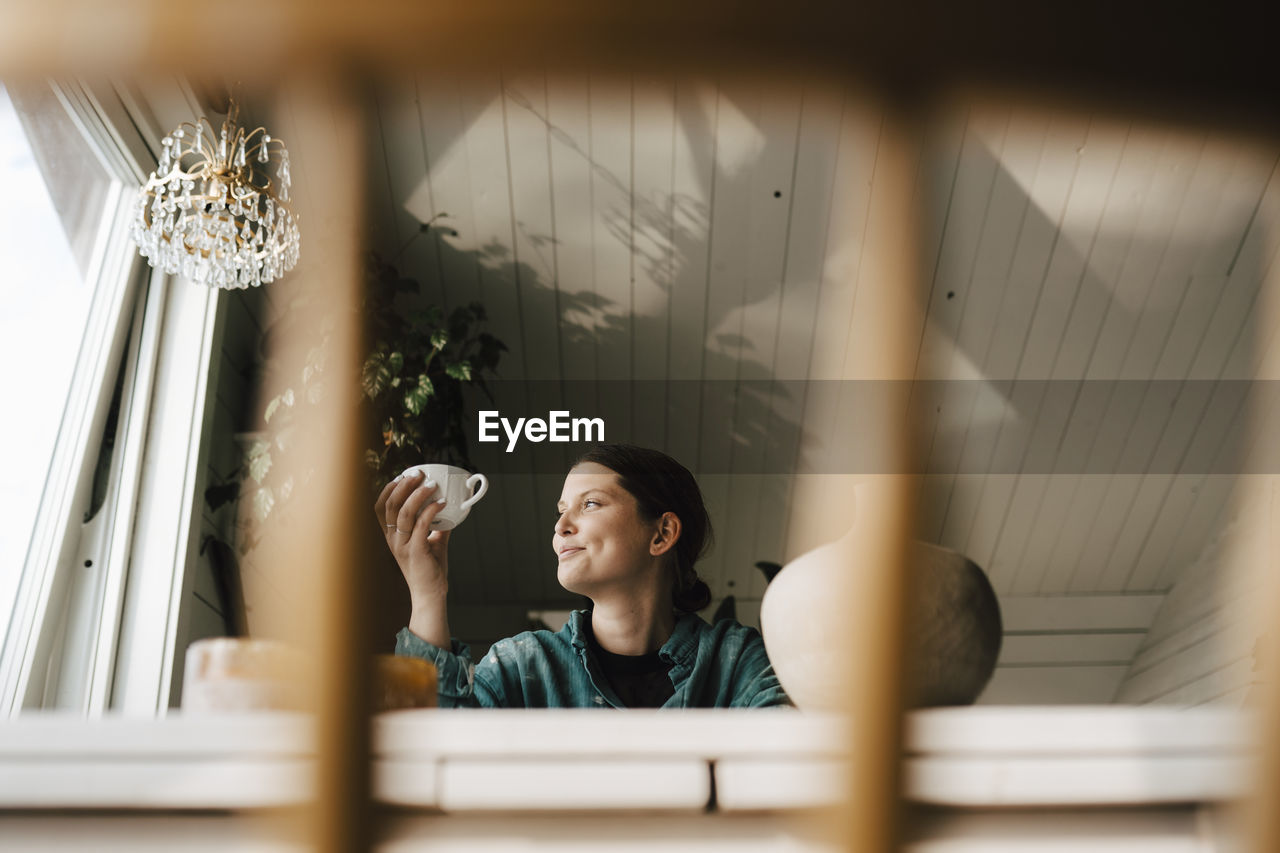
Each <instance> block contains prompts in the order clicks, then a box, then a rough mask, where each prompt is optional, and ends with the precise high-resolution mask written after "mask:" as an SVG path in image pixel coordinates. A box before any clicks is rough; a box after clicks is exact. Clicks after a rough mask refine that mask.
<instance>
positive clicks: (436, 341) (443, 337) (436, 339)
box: [431, 329, 449, 350]
mask: <svg viewBox="0 0 1280 853" xmlns="http://www.w3.org/2000/svg"><path fill="white" fill-rule="evenodd" d="M447 343H449V334H448V333H447V332H445V330H444V329H436V330H435V331H434V332H432V333H431V348H432V349H434V350H442V349H444V347H445V344H447Z"/></svg>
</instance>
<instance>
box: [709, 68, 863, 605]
mask: <svg viewBox="0 0 1280 853" xmlns="http://www.w3.org/2000/svg"><path fill="white" fill-rule="evenodd" d="M798 100H799V102H800V108H801V109H800V119H799V130H798V135H797V140H796V149H795V170H794V175H793V176H792V180H791V186H790V191H789V192H788V193H786V195H785V197H786V198H789V199H790V201H789V205H788V206H789V221H788V226H787V233H786V259H785V265H784V269H783V274H782V286H781V293H780V304H779V308H778V324H777V330H776V337H775V343H774V348H773V354H774V355H773V365H772V375H773V377H774V378H775V379H779V380H783V381H784V382H786V381H788V380H795V379H805V378H806V377H807V374H808V369H809V362H810V359H811V357H812V354H811V352H810V349H811V347H812V344H813V328H814V326H815V325H816V323H817V321H818V318H817V309H818V299H819V289H820V287H821V279H822V262H823V257H824V255H825V253H826V245H827V223H828V221H829V219H830V215H831V204H832V200H833V196H834V194H835V193H834V179H835V171H836V161H837V158H838V156H839V145H840V119H841V113H842V109H843V104H842V93H841V91H840V90H839V88H837V87H836V86H835V85H834V84H833V83H831V82H827V81H808V82H807V83H806V84H805V85H804V86H803V89H802V91H801V93H800V95H799V98H798ZM804 401H805V393H804V386H800V385H797V384H794V383H793V384H787V385H783V386H781V387H780V389H779V390H778V391H777V392H776V393H774V394H773V395H772V397H771V399H770V400H769V403H768V408H769V411H768V416H767V421H766V424H765V429H764V436H765V441H764V444H765V448H764V455H763V457H762V464H763V469H764V470H765V471H767V472H770V473H769V474H768V475H767V476H766V477H764V478H762V480H761V482H760V489H761V494H762V496H763V498H762V502H761V506H760V509H759V511H758V514H759V519H760V521H759V523H758V524H756V525H754V551H753V552H752V553H753V554H754V557H753V558H751V559H749V560H746V561H744V564H743V565H740V566H737V567H736V572H735V573H734V576H736V577H738V578H739V579H740V581H739V583H738V586H737V588H736V589H735V592H736V593H737V594H738V595H739V596H743V595H745V596H748V597H750V598H753V599H758V598H760V597H762V596H763V594H764V589H765V579H764V575H763V574H762V573H760V572H757V571H755V570H754V569H753V568H750V566H752V565H754V563H755V562H756V561H758V560H772V561H781V560H782V559H783V553H784V551H785V548H786V543H785V539H786V529H787V518H788V513H789V509H790V506H791V503H792V501H791V500H790V498H791V477H790V476H789V475H788V474H787V473H782V472H786V471H788V470H789V468H790V466H791V464H792V463H793V462H794V460H795V458H796V454H797V452H798V450H799V447H800V440H801V433H802V430H803V429H804V427H805V422H804ZM746 529H748V530H750V529H751V528H750V527H748V528H746ZM744 572H745V573H746V577H745V579H743V576H742V573H744ZM742 580H745V583H743V582H742ZM740 612H741V608H740Z"/></svg>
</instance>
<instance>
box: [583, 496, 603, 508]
mask: <svg viewBox="0 0 1280 853" xmlns="http://www.w3.org/2000/svg"><path fill="white" fill-rule="evenodd" d="M589 506H600V501H597V500H592V499H590V498H588V499H587V500H585V501H583V502H582V507H583V509H586V508H587V507H589Z"/></svg>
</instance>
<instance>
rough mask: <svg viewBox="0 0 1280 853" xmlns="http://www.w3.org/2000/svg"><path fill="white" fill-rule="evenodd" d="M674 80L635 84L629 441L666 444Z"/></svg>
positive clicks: (672, 258) (643, 79) (646, 80)
mask: <svg viewBox="0 0 1280 853" xmlns="http://www.w3.org/2000/svg"><path fill="white" fill-rule="evenodd" d="M674 98H675V81H674V80H671V79H667V78H649V77H638V78H637V79H636V80H635V83H634V88H633V91H632V105H633V106H632V109H633V115H634V118H633V121H632V142H631V144H632V148H633V150H634V152H635V154H634V157H633V159H632V182H633V192H632V194H631V211H630V216H631V224H632V243H633V246H634V249H633V259H632V274H631V280H632V289H633V295H632V305H633V317H632V322H633V327H632V336H633V337H632V341H631V349H632V352H633V354H634V362H633V364H632V375H633V376H634V378H635V379H636V380H637V381H638V382H640V383H642V384H641V385H639V386H637V392H636V393H635V395H634V397H633V400H632V405H633V408H632V412H633V416H632V417H633V426H632V430H631V438H630V440H631V441H632V442H634V443H635V444H640V445H643V446H647V447H663V446H665V445H666V438H667V435H666V433H667V423H666V421H667V411H666V408H667V407H666V405H665V403H666V400H665V394H657V393H655V390H654V389H655V388H656V387H657V386H658V384H659V383H660V382H661V381H662V380H665V379H666V378H667V377H668V376H670V363H669V361H668V359H669V357H670V351H671V348H670V341H669V338H670V334H671V297H672V278H673V274H674V265H675V252H674V248H673V244H672V230H673V223H672V215H673V212H674V211H673V195H672V171H673V166H674V158H675V132H676V125H675V101H674Z"/></svg>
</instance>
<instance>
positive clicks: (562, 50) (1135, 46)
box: [0, 0, 1280, 851]
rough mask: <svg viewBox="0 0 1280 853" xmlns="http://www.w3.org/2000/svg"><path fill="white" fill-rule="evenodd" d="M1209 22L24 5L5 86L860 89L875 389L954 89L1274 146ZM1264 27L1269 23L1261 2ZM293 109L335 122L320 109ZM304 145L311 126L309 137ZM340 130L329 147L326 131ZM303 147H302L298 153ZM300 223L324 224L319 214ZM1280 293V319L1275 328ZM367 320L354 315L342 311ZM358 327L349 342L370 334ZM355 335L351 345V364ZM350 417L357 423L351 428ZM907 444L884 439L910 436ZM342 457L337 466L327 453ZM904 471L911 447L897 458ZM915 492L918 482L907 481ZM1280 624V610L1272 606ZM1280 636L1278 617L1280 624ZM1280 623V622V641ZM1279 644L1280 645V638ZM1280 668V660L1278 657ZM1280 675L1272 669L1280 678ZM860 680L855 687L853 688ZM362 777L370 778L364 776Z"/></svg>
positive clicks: (339, 797) (813, 11) (1246, 72)
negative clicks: (485, 77)
mask: <svg viewBox="0 0 1280 853" xmlns="http://www.w3.org/2000/svg"><path fill="white" fill-rule="evenodd" d="M1239 5H1240V6H1242V8H1241V9H1230V8H1224V7H1223V5H1222V4H1214V5H1213V8H1212V12H1210V8H1209V5H1208V4H1206V5H1205V6H1203V7H1202V8H1200V9H1195V8H1190V7H1188V8H1181V9H1180V8H1176V7H1171V6H1169V5H1167V4H1165V5H1163V6H1162V7H1160V8H1158V10H1152V11H1151V13H1150V14H1149V13H1148V10H1146V9H1145V8H1142V7H1140V6H1137V5H1133V4H1116V3H1096V4H1093V5H1088V4H1080V3H1074V4H1069V5H1068V4H1055V5H1041V6H1037V4H1028V3H1025V2H1015V0H1009V2H991V1H990V0H987V2H979V3H954V2H933V3H916V4H910V3H902V2H892V0H887V1H886V0H882V2H875V3H870V4H861V5H859V6H858V7H857V8H856V9H854V8H847V4H837V3H832V4H824V3H820V2H818V3H814V2H810V3H804V2H802V3H794V4H776V3H763V2H753V0H746V2H730V1H729V0H706V2H700V3H689V2H687V0H682V2H673V0H651V2H647V3H644V4H627V5H625V6H624V5H623V4H611V3H601V2H599V0H540V2H527V3H515V2H497V0H484V1H483V2H470V3H465V4H464V3H457V2H445V0H430V2H423V0H362V1H361V2H359V3H353V2H316V0H276V2H268V0H224V1H223V2H220V3H218V4H215V5H210V4H197V3H184V2H176V0H116V1H115V2H106V0H104V2H91V0H6V2H4V3H3V5H2V6H0V78H14V77H23V76H59V75H63V76H65V75H79V76H92V75H121V76H134V75H142V74H151V73H182V74H185V75H194V76H198V77H199V76H205V75H208V76H214V77H216V76H218V75H223V76H234V77H235V78H236V79H240V80H243V81H244V82H245V84H246V85H247V86H253V85H255V84H256V85H272V86H275V85H276V84H278V83H281V84H283V83H288V84H301V86H302V90H303V91H304V92H305V91H310V92H313V93H314V92H316V91H317V88H316V86H317V84H319V85H320V86H324V85H325V84H326V83H328V84H334V83H335V82H336V83H345V84H351V83H355V82H358V81H359V80H360V79H361V78H363V77H369V76H374V75H377V74H380V73H391V72H394V71H396V70H399V69H405V68H418V69H426V70H430V69H431V68H448V69H450V70H454V71H456V70H467V69H472V68H474V69H481V68H492V67H494V66H501V67H504V68H520V67H541V68H560V69H565V68H568V69H572V68H586V67H588V66H589V67H592V68H602V67H603V68H608V69H612V70H623V71H626V70H643V69H652V68H655V67H659V68H661V69H663V70H706V69H712V70H716V71H718V72H729V73H732V72H734V71H736V70H746V69H750V70H751V71H753V72H757V73H758V72H760V71H762V70H763V71H765V72H766V73H767V71H768V69H769V68H779V69H781V68H786V69H788V70H811V71H821V72H828V73H837V74H841V75H849V76H852V77H855V78H857V79H859V80H860V81H861V82H862V83H863V85H865V86H866V87H867V89H868V91H869V92H871V93H873V94H874V95H875V96H876V98H877V99H878V100H880V101H882V102H883V104H884V105H885V114H886V116H887V117H888V119H887V120H888V121H889V123H890V127H889V131H890V133H891V134H892V136H893V137H894V138H895V140H896V142H897V146H895V150H896V152H897V154H898V156H896V157H889V158H886V162H885V164H884V165H883V166H882V167H881V169H880V171H879V172H878V173H877V178H876V185H875V187H874V188H873V202H872V204H873V211H875V216H876V220H877V221H878V222H879V223H880V227H881V228H882V229H883V230H882V232H881V233H882V234H884V235H890V236H891V237H892V236H894V235H896V239H892V240H891V241H890V242H891V243H892V245H891V246H888V247H886V248H885V250H884V251H883V252H882V253H881V254H882V256H881V258H880V262H881V263H883V264H884V265H885V266H884V269H883V280H884V281H886V283H887V284H889V285H890V286H887V287H886V288H885V289H884V293H883V294H881V295H880V296H879V298H881V299H882V300H883V303H882V305H881V306H880V309H881V310H882V312H883V315H884V317H885V324H884V329H885V340H886V342H887V344H886V346H885V347H884V349H883V352H882V357H883V359H884V361H883V363H882V364H879V365H876V366H874V367H873V368H872V371H871V372H872V373H873V374H878V375H881V376H885V377H892V376H908V375H909V370H908V369H907V368H908V365H909V362H908V361H907V359H908V357H909V355H908V354H907V353H906V352H905V349H907V348H906V347H902V346H894V342H899V343H901V342H902V341H906V340H908V338H909V337H910V335H912V334H914V333H915V331H916V330H917V329H918V326H917V327H915V329H913V328H912V325H911V324H912V323H913V322H916V321H915V320H914V319H913V316H912V314H913V312H914V311H915V306H914V304H913V302H912V299H911V298H910V295H911V293H912V292H913V287H912V285H913V283H914V281H915V273H914V263H915V258H916V240H917V235H918V231H919V223H918V218H917V217H916V216H915V215H914V214H913V213H912V211H911V210H910V206H909V200H908V199H907V198H906V197H905V196H906V195H908V194H909V193H910V188H911V187H912V186H913V184H914V181H915V174H914V170H915V163H916V160H915V158H914V155H913V154H912V152H913V151H915V150H916V149H917V148H918V146H919V145H920V144H921V132H920V128H921V126H922V124H921V120H922V118H923V117H925V116H926V115H927V111H928V104H929V103H930V102H931V100H932V99H933V98H935V97H937V96H939V95H941V94H944V93H946V92H947V91H948V90H950V89H952V88H953V87H956V86H964V87H971V88H973V89H974V90H975V91H984V92H987V93H988V94H989V93H991V92H993V91H996V92H1001V91H1003V92H1004V93H1005V94H1009V93H1012V92H1016V93H1018V95H1019V96H1025V95H1027V94H1030V95H1031V96H1032V97H1036V98H1042V99H1043V98H1047V99H1049V100H1056V101H1059V102H1071V101H1076V102H1080V103H1083V104H1087V105H1088V106H1089V107H1090V108H1091V109H1096V108H1098V107H1099V106H1101V107H1102V108H1104V109H1106V108H1110V109H1114V110H1116V111H1118V112H1122V113H1126V114H1140V115H1143V116H1147V117H1157V118H1166V119H1173V120H1175V121H1179V122H1186V123H1191V124H1207V125H1212V126H1217V127H1223V126H1225V127H1227V128H1229V129H1232V130H1236V131H1239V132H1242V133H1246V134H1255V133H1257V134H1262V135H1265V136H1269V137H1274V136H1275V135H1276V127H1275V121H1276V113H1275V110H1274V106H1275V104H1276V103H1277V102H1278V101H1277V97H1276V96H1277V89H1278V88H1280V86H1278V85H1277V84H1278V79H1277V75H1276V73H1275V71H1274V68H1273V60H1272V56H1273V51H1272V50H1271V47H1272V42H1273V37H1272V36H1271V29H1270V28H1269V27H1268V26H1265V25H1263V23H1262V22H1261V21H1256V22H1255V21H1251V20H1250V16H1251V15H1253V14H1254V12H1253V11H1252V9H1251V8H1244V7H1245V4H1239ZM1258 5H1259V7H1261V5H1262V4H1258ZM357 92H358V87H357V86H355V85H337V86H334V85H329V86H328V87H327V89H326V97H327V98H328V99H329V104H328V106H327V107H325V109H328V110H330V111H336V113H337V114H338V115H341V116H342V118H343V120H344V122H351V124H352V126H353V127H358V125H359V118H360V115H361V109H360V99H359V97H358V94H357ZM297 103H303V104H311V105H312V106H314V105H316V104H317V103H319V101H317V100H314V99H308V98H306V97H304V98H302V99H300V100H299V101H298V102H297ZM296 123H297V125H298V127H299V128H301V129H302V130H303V132H304V133H306V129H307V128H309V127H312V128H316V127H318V125H317V124H316V119H315V117H314V116H303V117H300V118H298V120H297V122H296ZM331 126H332V125H330V127H331ZM290 142H291V145H292V146H295V147H297V146H299V144H300V142H301V140H299V139H291V140H290ZM361 145H362V141H361V139H360V138H359V135H358V134H356V133H351V134H343V135H340V137H336V138H335V139H334V141H333V147H331V150H330V151H328V152H326V154H325V155H324V156H325V157H326V162H329V163H330V164H331V165H332V166H333V169H332V171H330V172H329V173H328V175H327V179H328V182H329V188H330V189H329V191H330V193H332V197H338V198H344V199H347V200H348V201H349V203H350V207H349V208H348V210H349V213H350V214H351V215H350V217H348V218H346V219H342V218H337V219H335V218H334V216H333V210H332V209H326V210H320V209H316V210H314V211H311V212H304V213H303V221H304V222H305V223H306V227H307V229H308V232H307V233H306V234H305V236H304V240H305V243H304V253H305V252H308V251H309V252H313V253H314V252H316V251H317V250H319V249H320V248H321V247H322V246H323V247H324V250H325V255H326V259H325V260H326V262H325V263H322V264H316V265H314V267H313V268H314V273H312V276H313V277H312V278H311V279H310V280H309V286H311V287H318V286H324V287H325V288H326V290H327V292H329V293H331V294H332V295H333V297H334V299H335V300H336V301H337V302H338V304H344V303H345V304H348V305H352V304H354V300H355V299H357V298H358V296H357V294H358V281H357V271H358V269H359V266H358V264H357V263H356V261H357V258H358V257H359V254H358V253H359V248H360V247H359V239H358V234H359V229H358V227H357V222H358V218H359V216H358V215H359V211H360V206H359V201H358V200H359V198H360V196H361V176H360V174H359V169H358V164H359V163H361V162H362V153H363V152H362V151H361V150H360V146H361ZM304 210H305V208H304ZM1276 289H1277V287H1276V285H1275V284H1274V283H1273V284H1271V286H1270V290H1271V291H1272V296H1271V304H1270V309H1271V310H1272V311H1276V310H1280V301H1278V300H1277V298H1276V294H1275V291H1276ZM338 313H339V314H340V315H341V316H343V317H348V316H349V312H338ZM352 325H354V324H352ZM358 331H359V330H358V329H355V328H346V329H341V330H339V338H340V339H341V340H342V341H344V344H343V345H344V346H350V345H352V343H351V342H353V341H354V340H355V339H356V337H355V336H356V335H357V334H358ZM332 416H333V418H334V419H335V426H336V433H335V434H336V435H337V436H339V437H340V439H339V441H340V442H346V444H341V445H340V446H349V447H351V448H353V450H352V452H351V453H349V454H348V458H350V459H351V460H353V461H352V465H353V468H354V465H355V464H356V462H357V460H358V454H357V453H356V452H354V447H355V443H354V437H353V436H354V433H353V425H352V424H350V423H347V422H346V421H347V420H349V419H350V415H349V413H342V412H340V411H336V410H335V412H334V413H333V414H332ZM344 419H345V420H344ZM898 426H901V427H903V428H900V429H898V428H891V429H888V430H886V434H887V435H897V436H906V435H907V434H908V430H907V429H905V426H906V425H905V424H903V425H898ZM329 450H330V451H332V448H329ZM885 450H886V453H887V454H891V455H892V456H893V457H895V458H899V459H906V458H907V457H908V456H909V454H910V453H911V447H910V446H909V445H908V444H907V443H906V440H905V439H899V440H898V444H897V445H896V446H894V447H891V448H886V449H885ZM901 470H906V467H905V465H904V466H903V468H902V469H901ZM353 479H354V471H351V472H346V473H339V474H337V475H335V478H334V479H333V480H332V482H331V484H330V485H331V486H332V487H333V488H332V489H328V490H314V493H315V494H317V495H321V496H327V497H321V498H320V499H319V503H318V504H317V506H316V507H314V510H313V511H314V512H315V513H316V515H317V517H318V518H321V519H325V520H326V523H322V524H317V525H316V529H317V531H323V532H324V534H325V536H327V537H329V538H328V539H327V540H322V539H321V538H320V537H314V539H315V540H316V541H312V542H311V543H309V548H308V549H305V550H304V551H300V552H299V553H298V554H296V555H295V557H296V558H298V559H303V558H304V557H305V559H307V560H309V561H314V564H313V565H312V566H311V569H310V571H311V574H312V577H313V578H314V579H315V586H314V593H315V596H316V597H315V600H314V601H313V602H312V604H311V606H312V607H314V610H312V611H311V612H314V613H319V614H322V624H321V625H317V626H316V628H315V631H314V634H313V636H314V637H315V638H317V639H319V641H320V643H321V647H319V648H317V649H316V652H317V657H318V658H319V659H321V660H323V661H325V663H326V666H324V667H321V668H319V669H318V671H317V673H316V678H317V679H318V689H317V693H316V696H317V702H318V709H317V713H318V720H319V723H320V729H319V731H320V739H319V744H320V746H321V749H322V756H321V765H320V767H321V770H320V774H321V778H320V780H319V785H318V791H319V792H320V795H319V799H318V801H317V802H316V803H314V804H313V811H312V813H311V814H310V816H309V817H308V819H307V820H306V821H305V822H304V825H306V826H307V827H308V834H309V841H310V843H311V846H312V847H313V848H314V849H323V850H353V849H361V848H364V847H367V846H368V845H369V843H370V841H369V837H368V833H367V832H365V831H364V829H363V827H365V826H367V823H366V819H367V813H368V797H367V779H365V778H364V777H363V776H362V775H361V774H362V773H367V765H368V762H367V757H368V753H367V743H366V736H365V733H364V732H365V709H364V707H363V705H362V703H360V702H359V701H357V700H356V699H355V698H353V697H360V696H363V695H364V691H362V690H360V689H352V688H356V687H358V686H359V682H360V679H361V678H363V677H364V676H363V671H364V667H363V665H362V660H361V655H360V651H359V649H357V648H356V647H355V646H354V645H353V644H351V643H347V642H344V641H343V640H344V638H347V637H352V636H358V635H359V631H358V627H359V620H360V619H361V618H362V617H361V613H360V612H359V610H360V608H359V607H352V606H350V604H351V602H352V601H358V600H359V599H358V596H356V595H355V593H358V582H357V581H358V579H357V577H356V573H355V568H356V565H357V554H358V551H357V543H356V542H355V541H354V537H353V536H352V535H351V533H350V529H351V527H352V526H353V525H355V524H357V523H358V522H356V521H353V520H354V519H361V520H363V519H364V517H365V515H366V513H367V508H366V507H364V506H363V505H361V504H360V502H359V500H358V495H359V490H358V489H355V488H348V487H347V486H349V485H350V483H351V482H352V480H353ZM911 493H912V490H911V489H909V488H905V487H904V484H902V483H900V482H899V483H893V482H890V483H887V485H886V488H885V491H884V496H885V498H886V499H887V501H888V503H887V505H885V507H884V508H883V512H884V513H885V522H886V526H885V528H884V529H885V530H886V533H885V538H884V540H883V541H882V542H879V543H872V544H871V545H869V547H872V548H874V549H876V551H877V553H879V554H881V555H882V556H883V558H884V562H883V565H884V566H885V568H886V569H889V568H891V567H892V566H893V565H894V564H895V563H896V562H897V560H898V558H900V553H901V545H902V543H903V542H905V538H906V531H907V529H908V523H909V520H910V517H911V510H912V507H911V506H910V505H909V502H910V495H911ZM899 576H900V573H898V572H894V571H885V572H884V573H882V575H880V576H879V578H878V579H877V581H876V583H875V585H874V586H873V588H872V589H870V590H868V591H867V593H866V595H867V600H865V601H864V602H863V604H864V605H865V606H866V607H867V609H868V611H869V612H873V613H878V614H881V615H882V618H881V619H879V620H878V621H876V622H875V623H874V624H870V625H868V627H867V629H866V630H867V632H868V633H867V636H866V638H864V639H863V641H862V647H864V648H868V649H873V650H875V651H874V652H873V653H870V654H869V655H867V660H865V661H860V662H856V667H855V668H854V669H853V670H852V671H851V672H850V688H851V689H854V688H855V687H856V693H850V695H851V696H852V695H858V696H862V697H880V700H881V701H880V702H878V703H875V705H874V707H868V705H867V703H865V702H864V703H863V704H862V705H861V707H860V708H859V715H858V722H857V725H856V726H855V727H854V728H853V730H852V740H853V744H854V750H855V754H856V755H858V756H859V760H858V762H857V766H856V767H855V768H854V791H855V792H856V793H855V795H854V796H852V798H851V800H850V808H848V809H846V810H845V811H844V812H843V813H842V817H841V819H840V821H839V830H840V836H841V839H842V843H843V845H844V847H845V848H846V849H850V850H857V851H872V850H892V849H896V847H897V846H898V843H899V841H898V820H897V811H898V808H899V797H898V788H899V778H898V757H899V752H900V749H899V743H900V739H901V707H900V701H899V697H900V693H901V684H900V683H899V682H900V679H899V676H898V673H899V671H900V669H901V667H900V666H899V662H900V659H901V646H902V643H901V638H902V636H903V630H904V626H903V624H902V612H903V607H902V603H903V596H904V594H905V592H904V590H903V589H902V588H901V585H900V583H899V582H898V581H897V580H895V578H897V577H899ZM1273 606H1274V605H1273ZM1277 617H1280V613H1277ZM1276 622H1280V618H1277V619H1273V620H1272V624H1275V623H1276ZM1272 637H1273V639H1274V640H1275V641H1276V642H1273V645H1280V635H1277V634H1275V633H1274V632H1273V633H1272ZM1278 650H1280V649H1278ZM1277 659H1280V654H1275V653H1274V652H1273V653H1272V655H1271V660H1273V661H1274V660H1277ZM855 682H856V684H855ZM1264 719H1266V720H1273V721H1274V720H1277V719H1280V689H1274V690H1272V691H1271V698H1270V699H1269V700H1268V704H1267V706H1266V707H1265V709H1264ZM1262 731H1263V732H1264V734H1263V735H1262V744H1261V746H1262V756H1263V761H1262V764H1261V767H1262V769H1263V773H1262V777H1261V779H1262V784H1260V785H1259V786H1258V788H1257V796H1256V800H1255V802H1256V803H1258V804H1259V806H1261V807H1260V808H1257V809H1255V810H1254V822H1253V836H1252V844H1253V849H1255V850H1258V851H1272V850H1277V849H1280V815H1278V814H1277V813H1276V812H1274V811H1271V810H1269V809H1267V808H1266V804H1269V803H1274V802H1275V801H1276V800H1277V799H1280V726H1276V725H1272V726H1268V727H1264V728H1263V729H1262ZM358 768H363V770H359V769H358Z"/></svg>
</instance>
